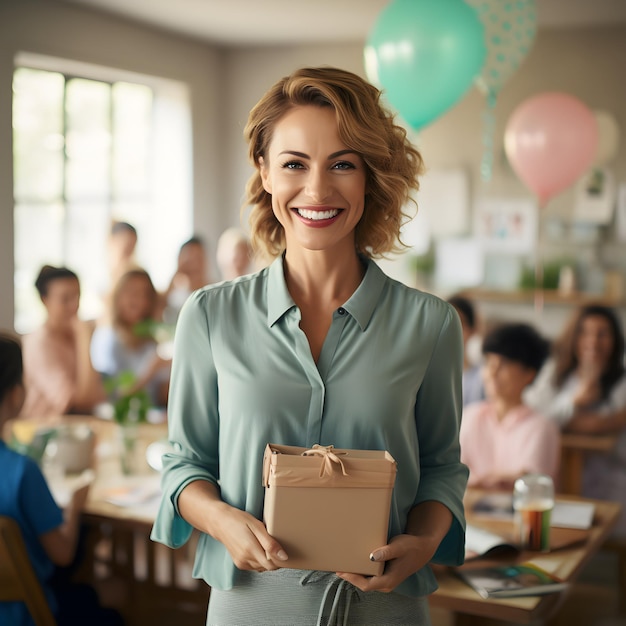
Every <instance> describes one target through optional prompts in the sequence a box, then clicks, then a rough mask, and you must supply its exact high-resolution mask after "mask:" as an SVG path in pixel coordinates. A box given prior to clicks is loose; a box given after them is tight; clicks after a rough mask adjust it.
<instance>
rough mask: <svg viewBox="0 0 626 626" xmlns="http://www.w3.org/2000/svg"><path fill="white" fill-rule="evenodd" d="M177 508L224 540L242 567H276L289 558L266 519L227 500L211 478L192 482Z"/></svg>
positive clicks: (274, 568)
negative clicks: (266, 524) (262, 519)
mask: <svg viewBox="0 0 626 626" xmlns="http://www.w3.org/2000/svg"><path fill="white" fill-rule="evenodd" d="M178 510H179V511H180V514H181V515H182V517H183V519H185V520H187V521H188V522H189V523H190V524H191V525H192V526H195V527H196V528H197V529H198V530H200V531H202V532H204V533H207V534H209V535H211V537H213V538H214V539H216V540H217V541H219V542H221V543H223V544H224V546H225V547H226V549H227V550H228V552H229V554H230V556H231V557H232V559H233V561H234V563H235V565H236V566H237V567H238V568H239V569H242V570H252V571H256V572H265V571H267V570H276V569H278V568H280V567H282V566H283V564H284V561H286V560H287V558H288V557H287V554H286V553H285V551H284V550H283V548H282V546H281V545H280V544H279V543H278V541H276V539H274V538H273V537H272V536H271V535H270V534H269V533H268V532H267V529H266V528H265V524H263V522H261V521H259V520H258V519H257V518H256V517H254V516H253V515H250V514H249V513H247V512H246V511H242V510H241V509H237V508H235V507H233V506H231V505H230V504H227V503H226V502H224V501H223V500H222V499H221V497H220V494H219V491H218V489H217V487H216V486H215V485H214V484H213V483H210V482H209V481H206V480H196V481H193V482H191V483H189V484H188V485H187V486H186V487H185V488H184V489H183V490H182V492H181V493H180V495H179V496H178Z"/></svg>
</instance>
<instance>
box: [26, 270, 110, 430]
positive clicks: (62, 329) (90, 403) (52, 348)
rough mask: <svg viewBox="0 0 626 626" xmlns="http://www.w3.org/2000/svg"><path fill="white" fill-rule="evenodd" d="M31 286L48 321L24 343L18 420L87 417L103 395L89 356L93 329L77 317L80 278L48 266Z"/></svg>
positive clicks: (98, 377)
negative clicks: (22, 397) (22, 400)
mask: <svg viewBox="0 0 626 626" xmlns="http://www.w3.org/2000/svg"><path fill="white" fill-rule="evenodd" d="M35 287H36V288H37V291H38V292H39V296H40V298H41V301H42V302H43V305H44V307H45V309H46V320H45V322H44V324H43V326H41V328H39V329H37V330H35V331H34V332H32V333H30V334H27V335H25V336H24V338H23V341H22V343H23V350H24V379H25V383H26V389H27V392H26V401H25V403H24V407H23V409H22V412H21V417H26V418H28V417H48V416H52V415H63V414H65V413H91V412H92V409H93V408H94V406H95V405H96V404H98V403H99V402H102V400H104V398H105V394H104V389H103V387H102V382H101V379H100V376H99V374H98V373H97V372H96V371H95V370H94V368H93V366H92V364H91V358H90V356H89V343H90V341H91V333H92V329H91V326H90V324H88V323H87V322H84V321H82V320H80V319H79V318H78V307H79V301H80V284H79V282H78V276H77V275H76V274H75V273H74V272H73V271H71V270H69V269H67V268H65V267H52V266H50V265H46V266H44V267H43V268H42V269H41V271H40V272H39V276H38V277H37V280H36V282H35Z"/></svg>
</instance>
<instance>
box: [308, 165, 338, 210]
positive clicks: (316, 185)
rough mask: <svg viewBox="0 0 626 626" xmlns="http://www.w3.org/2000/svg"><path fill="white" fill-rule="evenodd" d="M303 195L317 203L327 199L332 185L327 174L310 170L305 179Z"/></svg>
mask: <svg viewBox="0 0 626 626" xmlns="http://www.w3.org/2000/svg"><path fill="white" fill-rule="evenodd" d="M305 193H306V194H307V196H309V197H310V198H311V200H313V201H315V202H317V203H322V202H323V201H324V200H326V199H328V198H329V197H330V195H331V193H332V185H331V182H330V179H329V176H328V174H327V172H325V171H321V170H318V169H315V168H312V169H311V171H310V172H309V175H308V177H307V182H306V187H305Z"/></svg>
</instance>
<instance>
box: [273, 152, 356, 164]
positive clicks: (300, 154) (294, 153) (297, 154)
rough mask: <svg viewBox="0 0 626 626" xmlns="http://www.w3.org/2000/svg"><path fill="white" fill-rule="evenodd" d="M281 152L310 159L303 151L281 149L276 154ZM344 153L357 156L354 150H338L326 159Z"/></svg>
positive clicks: (334, 157)
mask: <svg viewBox="0 0 626 626" xmlns="http://www.w3.org/2000/svg"><path fill="white" fill-rule="evenodd" d="M283 154H291V155H293V156H297V157H300V158H301V159H310V158H311V157H310V156H309V155H308V154H306V153H305V152H298V151H296V150H283V151H282V152H279V153H278V156H281V155H283ZM344 154H354V155H355V156H358V155H357V153H356V152H355V151H354V150H347V149H346V150H339V151H338V152H333V153H332V154H329V155H328V160H329V161H330V160H331V159H336V158H337V157H340V156H343V155H344Z"/></svg>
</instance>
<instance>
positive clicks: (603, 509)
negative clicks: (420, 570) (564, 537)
mask: <svg viewBox="0 0 626 626" xmlns="http://www.w3.org/2000/svg"><path fill="white" fill-rule="evenodd" d="M484 493H485V492H484V491H482V490H474V489H469V490H468V492H467V495H466V516H467V521H468V523H471V524H472V525H474V526H478V527H481V528H486V529H487V530H492V531H493V532H496V533H499V532H501V529H502V524H503V522H502V521H501V520H498V521H494V520H489V519H488V518H485V517H481V516H477V515H474V514H472V513H471V510H472V505H473V503H474V502H475V501H476V500H477V499H478V498H479V497H480V496H481V495H483V494H484ZM557 500H559V501H561V500H562V501H568V500H570V501H571V500H574V501H576V500H578V501H585V502H593V503H594V504H595V507H596V508H595V517H594V522H593V526H592V528H591V529H590V530H589V531H588V536H587V539H586V541H583V542H581V543H578V544H575V545H572V546H570V547H564V548H560V549H559V550H554V551H552V552H549V553H546V554H542V553H532V552H522V553H521V554H520V555H519V557H518V558H517V559H516V560H518V561H525V560H530V559H532V560H533V561H534V562H536V563H538V564H539V565H541V566H542V567H544V568H545V569H547V570H549V571H551V572H553V573H555V574H556V575H557V576H559V577H560V578H562V579H563V580H566V581H568V582H573V581H574V580H576V578H577V577H578V575H579V574H580V572H581V571H582V569H583V568H584V566H585V565H586V564H587V563H588V562H589V560H590V559H591V558H592V557H593V556H594V555H595V554H596V552H597V551H598V550H599V549H600V547H601V546H602V544H603V543H604V541H605V540H606V538H607V536H608V535H609V534H610V532H611V529H612V528H613V526H614V525H615V523H616V522H617V518H618V516H619V512H620V505H619V504H617V503H614V502H606V501H600V500H588V499H584V498H576V497H572V496H567V497H557ZM509 524H512V522H509ZM435 573H436V576H437V581H438V583H439V589H438V590H437V591H436V592H435V593H434V594H432V595H431V596H430V604H431V606H433V607H439V608H443V609H446V610H448V611H451V612H453V613H454V615H455V623H456V624H457V625H463V626H468V625H470V624H476V625H482V624H483V623H484V618H491V619H497V620H503V621H508V622H513V623H515V624H529V623H531V622H533V621H535V620H539V619H548V618H549V617H550V616H551V615H553V614H554V613H555V611H556V610H557V609H558V607H559V605H560V604H561V603H562V602H563V600H564V599H565V597H566V595H567V593H568V592H567V591H564V592H562V593H555V594H550V595H546V596H529V597H520V598H506V599H504V598H503V599H490V600H485V599H483V598H481V597H480V596H479V595H478V594H477V593H476V592H475V591H474V590H473V589H472V588H471V587H469V586H468V585H467V584H465V583H464V582H463V581H461V579H459V578H458V577H457V576H456V575H455V574H454V570H453V568H437V569H436V571H435Z"/></svg>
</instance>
